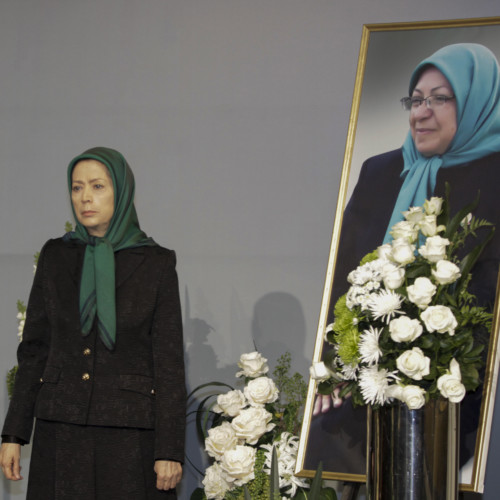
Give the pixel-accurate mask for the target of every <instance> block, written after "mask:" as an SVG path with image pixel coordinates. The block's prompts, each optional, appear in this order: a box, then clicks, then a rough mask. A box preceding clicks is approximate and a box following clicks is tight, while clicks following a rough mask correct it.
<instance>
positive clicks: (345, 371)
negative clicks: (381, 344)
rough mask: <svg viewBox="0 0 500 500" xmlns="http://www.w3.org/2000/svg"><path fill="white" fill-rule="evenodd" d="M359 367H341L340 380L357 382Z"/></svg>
mask: <svg viewBox="0 0 500 500" xmlns="http://www.w3.org/2000/svg"><path fill="white" fill-rule="evenodd" d="M358 369H359V365H343V366H342V378H343V379H344V380H357V379H358Z"/></svg>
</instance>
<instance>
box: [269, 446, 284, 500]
mask: <svg viewBox="0 0 500 500" xmlns="http://www.w3.org/2000/svg"><path fill="white" fill-rule="evenodd" d="M270 479H271V481H270V483H269V498H270V499H272V500H275V499H276V500H280V498H281V496H280V477H279V468H278V455H277V453H276V447H275V446H273V454H272V456H271V475H270Z"/></svg>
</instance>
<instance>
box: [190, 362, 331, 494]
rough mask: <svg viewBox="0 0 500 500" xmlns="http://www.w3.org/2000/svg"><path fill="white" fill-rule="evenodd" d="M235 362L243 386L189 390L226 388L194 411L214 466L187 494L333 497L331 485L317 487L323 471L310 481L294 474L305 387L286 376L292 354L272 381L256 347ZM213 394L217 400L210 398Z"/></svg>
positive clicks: (299, 380) (296, 378)
mask: <svg viewBox="0 0 500 500" xmlns="http://www.w3.org/2000/svg"><path fill="white" fill-rule="evenodd" d="M238 366H239V367H240V368H241V371H239V372H238V373H237V374H236V377H243V380H244V387H243V388H242V390H240V389H233V388H232V387H231V386H228V385H227V384H221V383H218V382H215V383H214V382H211V383H207V384H203V385H201V386H199V387H197V388H196V389H195V390H194V391H193V392H192V393H191V395H192V394H193V393H195V392H199V391H200V390H202V389H206V388H207V387H210V386H220V385H225V386H227V387H229V389H230V390H229V391H227V392H225V393H220V394H218V395H212V396H208V397H206V398H205V399H203V400H202V401H201V403H200V405H199V408H198V410H197V412H196V413H197V425H198V429H199V431H200V433H201V434H202V436H203V438H204V442H205V450H206V452H207V454H208V455H209V456H210V457H211V459H212V465H210V466H209V467H208V468H207V469H206V471H205V476H204V479H203V481H202V483H203V489H201V488H199V489H197V490H195V491H194V492H193V495H192V496H191V498H192V499H195V498H200V499H217V500H221V499H234V500H236V499H247V498H249V499H252V500H257V499H274V498H277V499H287V498H303V499H305V498H311V499H312V498H324V499H330V500H336V495H335V492H334V490H333V489H332V488H323V489H322V488H321V484H320V483H321V477H320V476H321V473H319V474H318V475H317V476H318V477H317V478H315V482H314V485H312V486H311V485H310V482H309V481H306V480H304V479H301V478H298V477H296V476H295V475H294V469H295V462H296V458H297V450H298V444H299V439H298V437H297V434H298V433H299V430H300V424H301V417H302V407H303V402H304V399H305V396H306V392H307V386H306V384H305V382H304V380H303V378H302V376H301V375H300V374H298V373H295V374H294V375H293V376H290V375H289V369H290V354H289V353H286V354H284V355H283V356H282V357H281V358H280V359H279V360H278V364H277V367H276V369H275V370H274V372H273V375H274V380H273V379H272V378H270V377H268V376H267V375H266V374H267V372H268V371H269V367H268V365H267V359H266V358H264V357H262V355H261V354H260V353H258V352H251V353H247V354H243V355H242V356H241V357H240V360H239V362H238ZM211 397H213V398H216V400H215V401H212V402H210V398H211ZM310 490H311V491H310ZM306 491H307V492H308V496H307V497H306V496H305V492H306ZM310 493H314V496H310Z"/></svg>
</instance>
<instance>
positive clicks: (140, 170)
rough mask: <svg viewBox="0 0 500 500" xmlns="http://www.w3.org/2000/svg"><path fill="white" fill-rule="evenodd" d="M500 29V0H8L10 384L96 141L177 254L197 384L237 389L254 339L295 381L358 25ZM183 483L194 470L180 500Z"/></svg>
mask: <svg viewBox="0 0 500 500" xmlns="http://www.w3.org/2000/svg"><path fill="white" fill-rule="evenodd" d="M497 14H498V4H497V0H476V1H475V2H470V0H442V1H439V2H436V1H435V0H421V1H420V2H413V1H410V0H370V1H367V0H350V1H349V2H347V1H346V2H342V1H340V0H141V1H133V0H85V1H81V0H66V1H63V0H0V71H1V72H0V75H1V76H0V90H1V91H0V217H1V226H0V227H1V239H0V312H1V314H0V322H1V327H2V337H1V340H0V342H1V344H0V345H1V349H0V360H1V377H2V378H3V374H4V373H5V372H6V371H7V369H8V368H10V366H11V365H13V364H14V362H15V348H16V343H17V340H16V330H17V326H16V311H15V304H16V300H17V299H18V298H26V297H27V293H28V291H29V287H30V280H31V279H32V278H31V255H32V253H33V252H34V251H35V250H38V249H39V248H40V247H41V245H42V244H43V243H44V241H45V240H46V239H47V238H49V237H52V236H57V235H59V234H61V233H62V232H63V229H64V223H65V221H66V220H68V219H69V218H70V216H71V212H70V210H69V204H68V195H67V192H66V174H65V167H66V165H67V163H68V162H69V160H70V159H71V158H72V157H73V156H75V155H76V154H78V153H80V152H81V151H83V150H84V149H86V148H88V147H91V146H95V145H106V146H110V147H114V148H116V149H119V150H120V151H122V152H123V153H124V154H125V156H126V158H127V159H128V160H129V162H130V164H131V165H132V168H133V170H134V172H135V174H136V180H137V208H138V213H139V217H140V221H141V224H142V226H143V228H144V229H145V230H146V231H147V232H148V233H149V234H150V235H152V236H153V237H154V238H155V239H156V240H157V241H158V242H159V243H161V244H163V245H164V246H167V247H170V248H174V249H175V250H176V251H177V254H178V262H179V264H178V271H179V275H180V281H181V293H182V297H183V309H184V316H185V329H186V352H187V359H186V360H187V368H188V384H189V386H190V387H194V386H195V385H197V384H198V383H200V382H201V381H208V380H215V379H218V380H226V381H228V382H232V381H233V374H234V371H235V368H234V366H235V363H236V361H237V359H238V357H239V355H240V354H241V353H242V352H247V351H250V350H253V342H254V341H255V342H256V344H257V346H258V348H259V349H260V350H262V351H263V352H264V354H265V355H267V356H268V357H269V359H270V360H272V361H274V360H275V359H276V357H277V356H278V355H280V354H281V353H282V352H284V351H285V350H290V351H291V352H292V354H293V359H294V367H295V369H297V370H299V371H301V372H302V373H303V374H304V375H306V373H307V367H308V363H309V361H308V360H309V359H310V358H311V356H312V350H313V344H314V337H315V330H316V326H317V325H316V322H317V318H318V314H319V306H320V301H321V294H322V287H323V280H324V272H325V268H326V263H327V258H328V250H329V244H330V234H331V229H332V225H333V216H334V209H335V202H336V196H337V190H338V184H339V179H340V170H341V166H342V161H343V154H344V146H345V138H346V132H347V125H348V119H349V113H350V106H351V98H352V92H353V86H354V79H355V71H356V65H357V58H358V51H359V46H360V37H361V29H362V25H363V24H365V23H378V22H397V21H419V20H425V19H451V18H463V17H479V16H493V15H497ZM396 97H400V96H396ZM0 387H1V391H2V393H1V396H0V406H1V408H0V411H1V414H3V413H4V412H5V408H6V405H7V396H6V393H5V388H4V386H3V384H0ZM190 450H191V451H190V453H191V455H192V458H193V459H195V460H197V461H199V457H197V456H196V455H197V452H196V449H195V448H193V444H192V443H191V442H190ZM499 462H500V458H498V461H497V462H495V463H496V464H498V463H499ZM27 468H28V464H27V461H25V469H27ZM490 480H494V478H490ZM194 486H195V477H194V475H193V474H192V473H191V472H190V471H189V470H188V471H187V473H186V478H185V481H184V485H183V492H182V498H188V497H189V494H190V492H191V490H192V489H193V488H194ZM24 488H25V486H24V485H15V486H12V485H7V484H5V483H4V485H3V498H5V499H10V498H13V499H14V498H16V499H18V498H22V497H23V491H24ZM487 492H488V489H487ZM487 494H488V493H487ZM487 494H486V495H485V497H484V498H488V497H487ZM491 494H492V495H495V493H494V492H493V493H491ZM491 494H490V495H491ZM489 498H494V497H493V496H490V497H489Z"/></svg>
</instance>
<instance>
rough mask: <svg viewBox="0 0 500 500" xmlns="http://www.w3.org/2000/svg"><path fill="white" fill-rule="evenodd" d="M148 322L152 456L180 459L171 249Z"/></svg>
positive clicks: (182, 395) (178, 346)
mask: <svg viewBox="0 0 500 500" xmlns="http://www.w3.org/2000/svg"><path fill="white" fill-rule="evenodd" d="M165 259H166V262H165V266H163V269H162V276H161V279H160V284H159V290H158V296H157V303H156V308H155V312H154V318H153V325H152V347H153V364H154V378H155V382H154V384H155V397H156V406H155V459H157V460H160V459H163V460H175V461H177V462H184V435H185V426H186V386H185V376H184V345H183V338H182V314H181V306H180V298H179V284H178V279H177V273H176V270H175V263H176V257H175V253H174V252H173V251H170V252H169V254H168V255H166V256H165Z"/></svg>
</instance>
